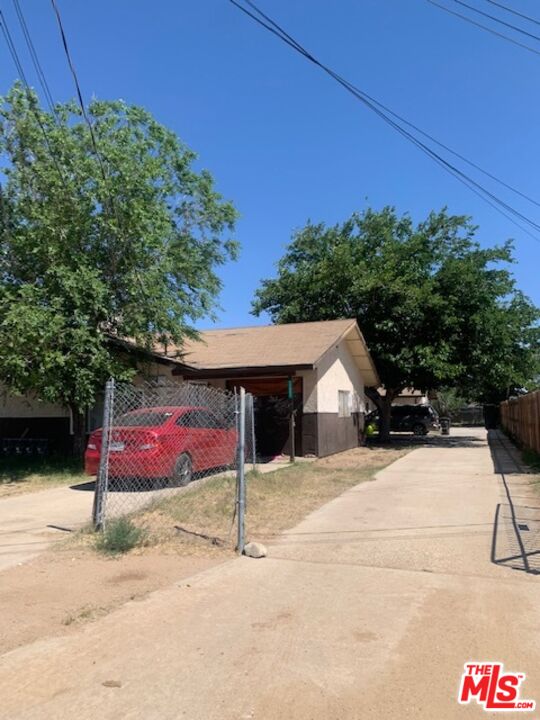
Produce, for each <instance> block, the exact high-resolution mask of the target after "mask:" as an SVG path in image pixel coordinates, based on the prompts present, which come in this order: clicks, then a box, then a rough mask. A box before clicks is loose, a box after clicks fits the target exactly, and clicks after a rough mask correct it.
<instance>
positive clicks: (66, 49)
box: [51, 0, 107, 184]
mask: <svg viewBox="0 0 540 720" xmlns="http://www.w3.org/2000/svg"><path fill="white" fill-rule="evenodd" d="M51 3H52V6H53V10H54V12H55V15H56V20H57V22H58V28H59V30H60V35H61V37H62V44H63V46H64V53H65V55H66V59H67V62H68V65H69V69H70V70H71V75H72V76H73V82H74V83H75V90H76V91H77V99H78V101H79V106H80V108H81V112H82V115H83V119H84V121H85V123H86V124H87V126H88V129H89V130H90V140H91V142H92V148H93V150H94V153H95V155H96V157H97V160H98V163H99V167H100V171H101V175H102V177H103V182H104V183H105V184H106V183H107V174H106V172H105V165H104V164H103V159H102V157H101V154H100V152H99V150H98V147H97V142H96V136H95V133H94V127H93V125H92V123H91V122H90V118H89V117H88V114H87V112H86V107H85V105H84V100H83V96H82V92H81V86H80V85H79V79H78V77H77V72H76V70H75V66H74V65H73V60H72V59H71V53H70V52H69V47H68V43H67V38H66V34H65V32H64V26H63V24H62V18H61V16H60V10H59V9H58V6H57V4H56V1H55V0H51Z"/></svg>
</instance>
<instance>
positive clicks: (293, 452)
mask: <svg viewBox="0 0 540 720" xmlns="http://www.w3.org/2000/svg"><path fill="white" fill-rule="evenodd" d="M293 383H294V381H293V379H292V377H290V378H289V381H288V383H287V390H288V393H287V394H288V396H289V400H290V401H291V417H290V419H289V446H290V458H289V459H290V462H292V463H293V462H294V461H295V459H296V458H295V455H296V448H295V446H294V434H295V433H294V426H295V424H296V423H295V419H294V384H293Z"/></svg>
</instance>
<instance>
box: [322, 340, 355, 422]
mask: <svg viewBox="0 0 540 720" xmlns="http://www.w3.org/2000/svg"><path fill="white" fill-rule="evenodd" d="M317 374H318V385H317V407H316V412H319V413H337V412H338V411H339V401H338V391H339V390H348V391H350V392H352V393H353V407H352V411H353V412H364V411H365V396H364V381H363V379H362V375H361V373H360V370H359V369H358V366H357V365H356V363H355V361H354V359H353V357H352V356H351V354H350V353H349V350H348V348H347V344H346V342H345V341H344V340H342V341H341V342H340V343H339V345H337V346H334V347H332V348H330V349H329V350H328V352H327V353H326V354H325V355H324V356H323V358H322V359H321V360H320V362H319V364H318V367H317Z"/></svg>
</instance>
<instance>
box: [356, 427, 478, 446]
mask: <svg viewBox="0 0 540 720" xmlns="http://www.w3.org/2000/svg"><path fill="white" fill-rule="evenodd" d="M460 429H463V430H466V428H460ZM484 442H485V440H484V438H482V437H478V436H477V435H474V434H472V433H471V435H466V434H465V435H452V431H450V435H441V434H440V433H429V434H428V435H420V436H417V435H411V433H392V434H391V436H390V441H389V442H386V443H382V442H379V441H378V439H377V437H376V436H375V437H374V438H371V439H369V440H368V441H367V444H368V445H370V446H372V447H378V448H383V449H384V448H388V449H396V448H409V447H412V448H416V447H422V448H424V447H428V448H429V447H434V448H454V447H455V448H464V447H479V446H480V445H482V444H483V443H484Z"/></svg>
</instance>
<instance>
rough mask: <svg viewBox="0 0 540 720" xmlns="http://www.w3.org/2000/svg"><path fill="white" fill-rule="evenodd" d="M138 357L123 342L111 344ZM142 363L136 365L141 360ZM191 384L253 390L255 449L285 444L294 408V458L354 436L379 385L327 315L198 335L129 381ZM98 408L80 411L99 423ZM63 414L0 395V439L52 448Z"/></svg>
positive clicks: (348, 327) (349, 331) (355, 333)
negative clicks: (368, 391) (369, 390)
mask: <svg viewBox="0 0 540 720" xmlns="http://www.w3.org/2000/svg"><path fill="white" fill-rule="evenodd" d="M116 342H119V344H120V345H121V346H122V347H123V349H124V350H125V351H126V352H131V353H135V354H137V353H138V354H141V351H140V350H139V349H138V348H136V347H135V346H134V345H133V344H132V343H129V342H126V341H116ZM143 360H144V362H143ZM147 378H150V379H152V378H153V379H155V380H156V381H160V380H162V381H165V382H166V381H169V382H170V381H171V380H172V381H176V382H182V381H190V382H195V383H204V384H207V385H210V386H213V387H218V388H222V389H228V390H233V389H235V388H238V387H240V386H243V387H244V388H245V389H246V391H247V392H249V393H251V394H252V395H253V396H254V406H255V419H256V431H257V448H258V453H259V455H262V456H267V457H272V456H276V455H280V454H288V453H289V452H290V450H291V432H290V428H291V414H292V413H294V415H293V416H294V437H295V451H296V454H297V455H316V456H323V455H329V454H331V453H335V452H339V451H341V450H346V449H349V448H352V447H356V446H357V445H358V444H359V443H360V442H361V441H362V439H363V429H364V414H365V412H366V409H367V405H366V396H365V392H364V388H365V387H373V386H375V387H376V386H378V385H379V378H378V375H377V371H376V369H375V367H374V364H373V360H372V358H371V356H370V354H369V350H368V348H367V345H366V343H365V340H364V338H363V336H362V333H361V331H360V328H359V327H358V324H357V323H356V321H355V320H329V321H321V322H309V323H292V324H287V325H270V326H255V327H244V328H232V329H226V330H209V331H204V332H201V334H200V339H198V340H196V341H193V340H190V341H186V342H185V343H184V344H183V345H182V347H178V348H176V347H167V349H166V351H165V350H164V349H159V348H156V349H155V351H154V352H153V353H149V354H146V355H145V357H144V358H143V357H142V355H141V366H140V372H139V373H138V375H137V376H136V378H135V380H134V382H135V383H137V382H140V381H141V380H142V379H147ZM100 418H101V406H100V403H98V404H97V406H96V407H95V408H93V409H92V410H91V411H90V412H89V417H88V425H89V429H92V428H95V427H97V426H99V425H100ZM70 430H71V418H70V413H69V410H68V409H66V408H63V407H61V406H56V405H50V404H44V403H39V402H38V401H36V400H35V399H32V398H30V397H25V398H17V397H13V396H11V395H8V394H6V393H4V394H3V396H2V394H0V437H2V438H5V437H12V438H13V437H21V436H24V437H27V438H32V437H40V438H47V439H49V441H50V443H51V444H52V446H56V447H61V446H62V443H65V442H66V440H69V433H70Z"/></svg>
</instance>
